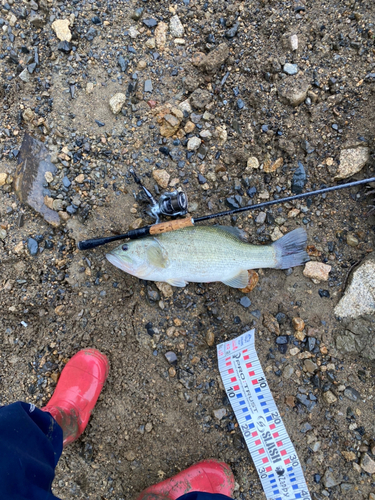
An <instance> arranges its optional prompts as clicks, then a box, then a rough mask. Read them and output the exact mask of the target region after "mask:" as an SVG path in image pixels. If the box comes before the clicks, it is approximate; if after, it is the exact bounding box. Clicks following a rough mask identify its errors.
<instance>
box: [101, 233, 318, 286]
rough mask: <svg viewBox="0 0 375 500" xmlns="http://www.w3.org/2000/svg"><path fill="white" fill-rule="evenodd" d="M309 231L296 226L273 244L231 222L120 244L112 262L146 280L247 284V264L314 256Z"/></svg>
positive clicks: (294, 262)
mask: <svg viewBox="0 0 375 500" xmlns="http://www.w3.org/2000/svg"><path fill="white" fill-rule="evenodd" d="M306 240H307V236H306V231H305V230H304V229H302V228H299V229H295V230H294V231H291V232H290V233H288V234H286V235H285V236H283V237H282V238H280V239H279V240H277V241H275V242H274V243H272V244H271V245H264V246H263V245H250V244H249V243H245V242H244V241H243V239H242V232H241V231H240V230H239V229H237V228H234V227H227V226H196V227H187V228H184V229H180V230H178V231H171V232H169V233H163V234H160V235H159V236H155V237H147V238H142V239H139V240H134V241H130V242H129V243H125V244H123V245H120V246H119V247H117V248H116V249H114V250H113V251H112V252H110V253H109V254H107V255H106V257H107V259H108V260H109V262H111V263H112V264H113V265H115V266H116V267H118V268H119V269H122V270H123V271H125V272H127V273H129V274H132V275H133V276H137V278H141V279H144V280H151V281H165V282H167V283H169V284H170V285H172V286H179V287H183V286H185V285H186V284H187V283H189V282H194V283H210V282H213V281H221V282H223V283H225V284H226V285H228V286H231V287H233V288H245V287H246V286H247V283H248V273H247V270H248V269H258V268H266V267H268V268H275V269H287V268H289V267H294V266H300V265H301V264H304V263H305V262H307V261H308V260H309V257H308V255H307V253H306V251H305V247H306Z"/></svg>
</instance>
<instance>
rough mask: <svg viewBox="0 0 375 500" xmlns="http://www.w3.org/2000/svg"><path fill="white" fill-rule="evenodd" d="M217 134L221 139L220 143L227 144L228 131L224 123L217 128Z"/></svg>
mask: <svg viewBox="0 0 375 500" xmlns="http://www.w3.org/2000/svg"><path fill="white" fill-rule="evenodd" d="M216 135H217V138H218V139H219V143H220V144H221V145H222V144H225V143H226V142H227V139H228V132H227V129H226V127H225V125H223V126H222V127H217V128H216Z"/></svg>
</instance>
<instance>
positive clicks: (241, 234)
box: [214, 225, 248, 243]
mask: <svg viewBox="0 0 375 500" xmlns="http://www.w3.org/2000/svg"><path fill="white" fill-rule="evenodd" d="M214 227H215V228H217V229H220V230H221V231H225V232H227V233H229V234H231V235H232V236H234V237H235V238H237V239H239V240H241V241H244V242H245V243H248V241H247V238H246V235H245V231H242V230H241V229H238V227H233V226H220V225H217V226H214Z"/></svg>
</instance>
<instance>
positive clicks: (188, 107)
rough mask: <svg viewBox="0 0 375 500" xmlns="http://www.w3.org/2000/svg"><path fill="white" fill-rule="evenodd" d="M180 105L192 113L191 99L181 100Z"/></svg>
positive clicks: (183, 109) (182, 109) (182, 108)
mask: <svg viewBox="0 0 375 500" xmlns="http://www.w3.org/2000/svg"><path fill="white" fill-rule="evenodd" d="M178 107H179V108H180V109H181V111H186V112H187V113H189V114H190V113H192V111H193V109H192V107H191V104H190V101H189V99H186V101H182V102H180V104H179V105H178Z"/></svg>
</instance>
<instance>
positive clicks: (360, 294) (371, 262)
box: [335, 256, 375, 319]
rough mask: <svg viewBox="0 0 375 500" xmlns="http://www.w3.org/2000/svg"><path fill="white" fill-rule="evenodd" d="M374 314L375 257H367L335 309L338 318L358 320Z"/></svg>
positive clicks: (354, 274) (355, 272)
mask: <svg viewBox="0 0 375 500" xmlns="http://www.w3.org/2000/svg"><path fill="white" fill-rule="evenodd" d="M364 314H375V257H371V256H370V257H368V258H367V259H365V260H364V261H363V263H362V264H361V265H360V266H359V268H358V269H356V270H355V271H354V273H353V275H352V277H351V282H350V284H349V286H348V287H347V289H346V291H345V295H344V296H343V297H342V299H341V300H340V302H339V303H338V304H337V306H336V307H335V315H336V316H339V317H340V318H352V319H355V318H359V317H360V316H363V315H364Z"/></svg>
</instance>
